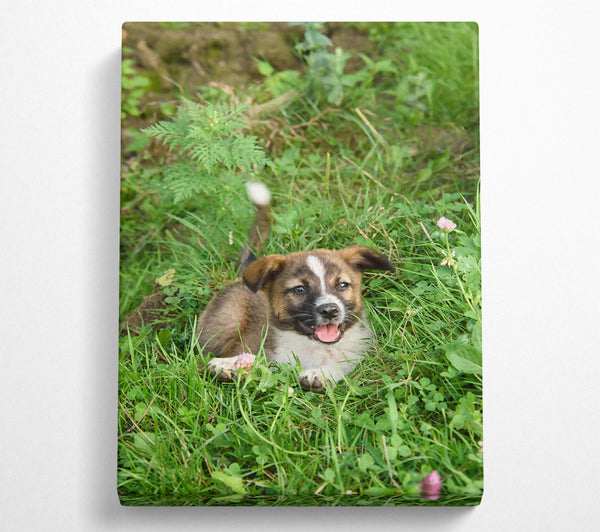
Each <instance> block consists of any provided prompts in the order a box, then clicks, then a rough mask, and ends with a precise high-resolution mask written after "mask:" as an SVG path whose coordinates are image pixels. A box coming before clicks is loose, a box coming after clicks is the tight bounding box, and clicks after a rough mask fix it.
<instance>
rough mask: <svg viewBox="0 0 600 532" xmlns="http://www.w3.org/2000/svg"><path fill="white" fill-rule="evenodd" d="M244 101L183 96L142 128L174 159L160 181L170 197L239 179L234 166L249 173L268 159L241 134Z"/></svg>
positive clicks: (208, 189) (210, 189)
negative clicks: (204, 101) (170, 112)
mask: <svg viewBox="0 0 600 532" xmlns="http://www.w3.org/2000/svg"><path fill="white" fill-rule="evenodd" d="M246 108H247V105H245V104H244V105H237V106H236V105H233V104H232V105H227V104H212V105H211V104H208V105H207V106H205V107H201V106H200V105H198V104H196V103H194V102H192V101H191V100H188V99H186V98H182V102H181V105H180V106H179V107H178V109H177V112H176V114H175V116H174V117H173V118H171V119H170V120H163V121H161V122H159V123H158V124H155V125H152V126H150V127H148V128H146V129H145V130H144V132H145V133H147V134H148V135H151V136H153V137H155V138H157V139H159V140H161V141H162V142H163V143H164V144H165V145H166V146H168V147H169V149H170V150H171V151H174V152H175V153H176V154H177V155H178V156H179V160H178V162H177V163H175V164H173V165H169V166H167V167H166V169H165V177H164V187H165V189H166V190H169V191H170V192H171V193H172V194H173V196H174V199H175V201H181V200H182V199H185V198H189V197H191V196H192V195H194V194H198V193H200V192H202V193H209V192H214V191H215V190H216V188H218V186H219V185H221V186H227V185H228V184H233V182H234V181H239V176H240V174H239V172H240V171H242V172H245V173H252V172H254V171H255V169H258V168H262V167H263V166H265V165H267V164H268V160H267V158H266V156H265V153H264V151H263V149H262V148H261V147H260V146H258V144H257V139H256V137H254V136H251V135H243V134H242V130H243V129H247V128H248V124H247V122H246V120H245V118H244V110H245V109H246Z"/></svg>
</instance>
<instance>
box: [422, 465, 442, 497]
mask: <svg viewBox="0 0 600 532" xmlns="http://www.w3.org/2000/svg"><path fill="white" fill-rule="evenodd" d="M419 489H420V490H421V491H422V493H421V497H423V498H424V499H429V500H430V501H436V500H438V499H439V498H440V493H441V491H442V479H441V478H440V474H439V473H438V472H437V471H435V470H434V471H432V472H431V473H429V475H427V476H426V477H425V478H424V479H423V480H421V483H420V484H419Z"/></svg>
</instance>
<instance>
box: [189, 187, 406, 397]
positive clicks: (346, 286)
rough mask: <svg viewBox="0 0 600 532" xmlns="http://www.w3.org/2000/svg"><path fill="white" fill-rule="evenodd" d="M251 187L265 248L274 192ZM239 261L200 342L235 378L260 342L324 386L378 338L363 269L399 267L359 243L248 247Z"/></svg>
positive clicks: (271, 355)
mask: <svg viewBox="0 0 600 532" xmlns="http://www.w3.org/2000/svg"><path fill="white" fill-rule="evenodd" d="M248 192H249V195H250V198H251V199H252V201H253V202H254V204H255V207H256V219H255V222H254V225H253V228H252V229H251V231H250V235H249V240H250V243H251V244H252V245H254V246H256V247H261V246H264V237H265V236H266V233H267V231H268V218H269V205H270V193H269V191H268V189H267V188H266V187H264V186H263V185H259V184H256V183H255V184H251V185H249V188H248ZM240 262H241V269H240V276H241V279H239V280H238V281H236V282H234V283H233V284H231V285H230V286H229V287H228V288H227V289H225V291H223V292H222V293H220V294H219V295H217V296H216V297H215V298H214V299H213V300H212V301H211V302H210V303H209V304H208V307H207V308H206V310H204V312H203V313H202V314H201V315H200V317H199V320H198V328H197V331H196V335H197V338H198V339H199V345H200V346H201V347H202V350H203V352H208V353H212V354H213V355H214V356H215V358H213V359H212V360H211V361H210V362H209V367H210V371H211V372H212V373H213V374H215V375H217V376H218V378H220V379H222V380H229V379H231V378H232V371H231V370H232V369H233V368H234V367H235V366H234V363H235V361H236V360H237V355H239V354H241V353H253V354H257V353H258V352H259V351H260V349H261V348H262V349H264V353H265V354H266V356H267V359H268V360H269V361H273V362H278V363H280V364H295V363H296V361H298V362H299V363H300V365H301V366H302V368H303V371H302V372H301V373H300V375H299V379H300V385H301V386H302V388H304V389H306V390H322V389H323V388H324V387H325V386H326V384H327V383H331V384H335V383H336V382H337V381H338V380H340V379H341V378H342V377H343V376H344V375H345V374H347V373H350V372H351V371H352V370H353V369H354V367H355V366H356V364H357V363H358V362H359V361H360V360H361V359H362V357H363V356H364V355H365V353H366V351H367V350H368V348H369V347H370V345H371V342H370V340H371V336H372V332H371V329H370V326H369V323H368V321H367V318H366V316H365V313H364V309H363V301H362V297H361V281H362V273H363V271H364V270H368V269H370V270H386V271H393V270H394V266H393V265H392V264H391V263H390V261H389V260H388V259H387V258H386V257H384V256H383V255H381V254H379V253H377V252H375V251H373V250H372V249H370V248H368V247H364V246H352V247H349V248H346V249H341V250H337V251H331V250H326V249H316V250H312V251H300V252H296V253H291V254H289V255H268V256H266V257H263V258H261V259H256V256H255V254H254V253H253V252H252V251H251V249H250V248H249V247H248V246H246V247H245V248H244V250H243V252H242V256H241V258H240Z"/></svg>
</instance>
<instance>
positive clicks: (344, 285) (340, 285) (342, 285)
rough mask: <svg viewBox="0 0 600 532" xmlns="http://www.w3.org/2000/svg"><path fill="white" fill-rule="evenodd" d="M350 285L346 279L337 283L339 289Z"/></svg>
mask: <svg viewBox="0 0 600 532" xmlns="http://www.w3.org/2000/svg"><path fill="white" fill-rule="evenodd" d="M349 287H350V283H347V282H345V281H342V282H340V283H338V285H337V289H338V290H346V289H347V288H349Z"/></svg>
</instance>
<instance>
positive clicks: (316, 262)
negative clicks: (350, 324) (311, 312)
mask: <svg viewBox="0 0 600 532" xmlns="http://www.w3.org/2000/svg"><path fill="white" fill-rule="evenodd" d="M306 264H307V265H308V267H309V268H310V269H311V271H312V272H313V273H314V274H315V275H316V276H317V279H319V283H320V284H321V296H320V297H318V298H317V300H316V301H315V306H316V307H319V306H321V305H325V304H327V303H335V304H336V305H337V306H338V307H339V309H340V315H339V316H338V318H337V319H336V320H334V321H335V322H339V323H341V322H343V321H344V320H345V319H346V308H345V305H344V303H343V301H342V300H341V299H340V298H339V297H336V296H334V295H333V294H330V293H328V292H327V284H326V283H325V265H324V264H323V263H322V262H321V260H320V259H319V258H318V257H315V256H314V255H309V257H308V258H307V259H306Z"/></svg>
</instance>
